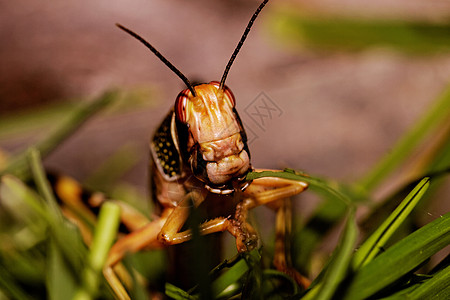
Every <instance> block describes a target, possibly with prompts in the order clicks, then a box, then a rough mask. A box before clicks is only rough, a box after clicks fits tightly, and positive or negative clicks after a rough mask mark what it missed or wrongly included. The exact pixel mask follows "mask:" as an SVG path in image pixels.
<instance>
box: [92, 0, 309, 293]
mask: <svg viewBox="0 0 450 300" xmlns="http://www.w3.org/2000/svg"><path fill="white" fill-rule="evenodd" d="M267 2H268V0H265V1H263V2H262V3H261V4H260V5H259V7H258V8H257V10H256V11H255V13H254V14H253V16H252V17H251V19H250V21H249V23H248V25H247V27H246V28H245V31H244V33H243V35H242V37H241V39H240V41H239V43H238V44H237V46H236V48H235V50H234V52H233V54H232V56H231V58H230V60H229V61H228V64H227V65H226V68H225V71H224V73H223V75H222V78H221V80H220V81H211V82H209V83H204V84H196V85H193V84H191V82H190V81H189V80H188V79H187V78H186V76H184V75H183V74H182V73H181V72H180V71H179V70H178V69H177V68H176V67H175V66H174V65H172V63H170V62H169V61H168V60H167V59H166V58H165V57H164V56H163V55H162V54H161V53H159V52H158V51H157V50H156V49H155V48H154V47H153V46H152V45H151V44H149V43H148V42H147V41H146V40H144V39H143V38H142V37H141V36H139V35H138V34H136V33H134V32H133V31H131V30H130V29H128V28H126V27H124V26H122V25H120V24H116V25H117V26H118V27H119V28H120V29H122V30H124V31H125V32H126V33H128V34H130V35H131V36H133V37H134V38H136V39H137V40H139V41H140V42H141V43H143V44H144V45H145V46H146V47H147V48H149V49H150V50H151V51H152V52H153V53H154V54H155V55H156V56H157V57H158V58H159V59H160V60H161V61H162V62H163V63H164V64H165V65H166V66H168V67H169V68H170V69H171V70H172V71H173V72H174V73H175V74H176V75H177V76H178V77H180V79H181V80H182V81H183V82H184V83H185V84H186V86H187V88H186V89H185V90H183V91H181V92H180V93H179V94H178V96H177V98H176V100H175V105H174V107H173V108H172V109H171V110H170V111H169V113H168V114H167V116H166V117H165V118H164V120H163V121H162V123H161V124H160V126H159V127H158V129H157V130H156V132H155V134H154V136H153V138H152V139H151V141H150V152H151V157H152V162H151V164H150V169H151V171H150V176H151V183H152V191H153V199H154V200H155V201H156V202H157V204H158V206H159V207H160V208H161V211H160V214H159V216H158V217H157V218H156V219H154V220H152V221H149V220H147V219H146V218H145V217H144V216H143V215H142V214H140V213H139V212H137V211H135V210H133V209H132V208H130V207H128V206H126V205H125V204H121V208H122V213H121V219H122V222H123V223H124V224H125V225H126V226H127V228H128V230H129V232H130V233H129V234H127V235H125V236H123V237H121V238H119V239H118V240H117V242H116V243H115V244H114V245H113V247H112V248H111V250H110V252H109V255H108V259H107V262H106V265H105V267H104V269H103V274H104V276H105V278H106V279H107V281H108V283H109V285H110V286H111V288H112V289H113V291H114V293H115V294H116V295H117V297H118V298H119V299H129V295H128V293H127V291H126V289H125V288H124V285H123V284H122V281H121V280H120V279H119V276H118V275H117V273H116V271H115V269H116V266H118V265H119V263H120V261H121V260H122V259H123V257H124V256H125V255H126V254H127V253H133V252H137V251H141V250H144V249H145V250H149V249H150V250H151V249H155V248H159V247H163V246H170V245H175V244H180V243H184V242H186V241H188V240H190V239H191V238H192V232H191V230H182V228H183V225H184V224H185V222H186V220H187V218H188V217H189V213H190V209H191V206H192V205H194V206H195V207H198V206H200V205H204V203H205V202H212V201H214V202H213V203H214V205H218V206H220V207H219V213H218V214H217V215H215V216H211V218H210V219H209V220H208V221H205V222H204V223H202V224H200V225H199V228H198V230H199V232H200V234H202V235H207V234H212V233H215V232H224V231H227V232H229V233H230V234H231V235H232V236H234V238H235V239H236V247H237V251H238V252H245V251H250V250H252V249H254V248H255V247H257V246H258V235H257V233H256V230H255V229H254V228H253V227H252V226H251V225H250V224H249V222H248V220H247V216H248V212H249V210H250V209H252V208H254V207H257V206H260V205H267V206H269V207H270V208H272V209H273V210H275V212H276V214H277V217H276V225H275V226H276V233H277V234H276V243H275V255H274V265H275V267H276V268H277V269H279V270H281V271H283V272H286V273H288V274H289V275H291V276H293V277H294V279H296V280H297V282H299V283H300V284H301V285H303V286H307V285H308V280H307V279H306V278H304V277H303V276H301V275H300V274H299V273H298V272H296V271H295V270H294V269H293V268H292V267H291V266H290V263H289V257H288V255H287V254H286V245H285V242H286V236H288V235H289V234H290V225H289V224H290V220H289V219H290V217H291V211H290V209H291V207H290V200H289V199H288V197H291V196H294V195H297V194H299V193H301V192H302V191H304V190H305V189H306V188H307V186H308V184H307V183H305V182H298V181H290V180H286V179H281V178H274V177H273V178H272V177H266V178H259V179H256V180H254V181H253V182H250V181H249V180H247V179H246V175H247V173H249V172H251V171H254V170H256V171H259V170H261V169H254V168H253V167H252V165H251V162H250V151H249V147H248V145H247V136H246V133H245V129H244V126H243V124H242V122H241V119H240V117H239V114H238V112H237V110H236V105H235V104H236V100H235V97H234V95H233V93H232V92H231V90H230V89H229V88H228V87H227V86H226V85H225V81H226V78H227V75H228V73H229V71H230V68H231V65H232V64H233V62H234V60H235V58H236V57H237V54H238V52H239V50H240V49H241V47H242V45H243V44H244V41H245V39H246V38H247V35H248V33H249V31H250V29H251V27H252V25H253V23H254V21H255V20H256V18H257V17H258V15H259V13H260V12H261V10H262V9H263V7H264V6H265V5H266V3H267ZM211 199H214V200H211ZM97 202H102V200H98V201H97Z"/></svg>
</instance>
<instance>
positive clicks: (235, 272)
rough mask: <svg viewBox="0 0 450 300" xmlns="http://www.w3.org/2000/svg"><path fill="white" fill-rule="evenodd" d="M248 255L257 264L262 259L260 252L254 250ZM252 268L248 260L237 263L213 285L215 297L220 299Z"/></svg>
mask: <svg viewBox="0 0 450 300" xmlns="http://www.w3.org/2000/svg"><path fill="white" fill-rule="evenodd" d="M248 255H249V256H250V257H251V258H252V259H251V261H255V262H256V261H259V260H260V259H261V256H260V255H259V252H258V250H253V251H251V252H250V253H248ZM250 267H251V266H249V264H248V262H247V260H245V259H240V260H239V261H237V262H236V263H235V264H234V265H233V266H232V267H231V268H230V269H228V270H227V271H226V272H225V273H223V274H222V275H221V276H219V278H217V279H216V280H215V281H214V282H213V283H212V290H213V293H214V296H215V297H216V298H217V297H220V296H221V294H222V293H224V291H226V289H227V288H228V287H230V286H233V285H234V283H236V282H237V281H239V279H241V278H242V276H244V274H245V273H247V271H248V270H249V268H250Z"/></svg>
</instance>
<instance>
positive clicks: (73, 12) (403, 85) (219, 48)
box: [0, 0, 450, 190]
mask: <svg viewBox="0 0 450 300" xmlns="http://www.w3.org/2000/svg"><path fill="white" fill-rule="evenodd" d="M259 2H260V1H253V0H229V1H222V0H215V1H210V0H209V1H207V0H196V1H181V0H155V1H149V0H147V1H144V0H136V1H105V0H97V1H85V0H82V1H73V0H66V1H27V0H15V1H2V3H1V4H0V24H1V25H0V40H1V44H0V118H2V117H6V116H11V115H14V114H19V111H20V110H22V109H35V108H37V107H39V106H41V105H43V104H46V103H49V102H57V101H63V100H64V99H69V98H74V97H77V98H86V99H91V98H93V97H95V96H97V95H100V94H101V93H102V92H104V91H106V90H108V89H110V88H119V89H125V90H134V89H142V88H144V89H150V90H151V91H152V93H151V94H152V95H153V96H154V97H153V98H152V99H151V105H149V106H147V107H145V108H143V109H140V110H129V111H126V112H125V113H122V114H113V115H107V116H102V115H99V116H97V117H95V119H93V120H91V121H90V122H89V123H88V124H86V125H85V126H83V127H82V129H81V130H79V131H78V132H77V133H76V134H75V135H74V136H73V137H72V138H71V139H70V140H68V141H67V142H65V143H64V144H63V145H62V146H61V147H59V148H58V149H57V151H55V152H54V153H52V154H51V155H50V156H49V157H48V159H46V161H45V163H46V165H47V166H49V167H51V168H54V169H57V170H60V171H64V172H66V173H69V174H70V175H73V176H75V177H77V178H83V177H85V176H87V174H89V173H90V172H91V171H92V169H93V168H95V167H96V166H98V165H99V164H100V163H101V162H102V161H104V159H105V157H107V156H108V155H110V154H112V153H114V151H115V150H117V148H119V147H120V146H122V145H124V144H127V143H132V144H133V145H135V146H136V149H138V155H139V157H140V164H138V165H137V166H136V167H135V168H133V170H131V171H130V172H129V174H127V178H128V180H129V181H130V182H131V183H133V184H135V185H138V186H140V187H141V189H142V190H144V189H145V188H146V182H147V171H146V168H147V160H148V158H147V155H148V154H147V153H148V152H147V151H148V150H147V143H148V139H149V137H150V136H151V134H152V133H153V131H154V129H155V127H156V126H157V124H158V123H159V122H160V121H161V119H162V118H163V117H164V115H165V114H166V113H167V111H168V110H169V109H170V107H171V106H172V105H173V103H174V99H175V97H176V95H177V94H178V92H179V91H180V90H181V89H183V88H184V86H183V83H182V82H181V81H180V79H179V78H178V77H176V76H175V75H174V74H173V73H172V72H171V71H170V70H168V69H167V67H166V66H164V65H163V64H162V63H161V62H160V61H159V60H158V59H157V58H155V57H154V55H153V54H151V53H150V52H149V51H148V50H147V49H146V48H145V47H144V46H143V45H140V44H139V43H138V42H137V41H136V40H134V39H133V38H131V37H130V36H128V35H126V34H125V33H124V32H122V31H120V30H119V29H118V28H116V27H115V26H114V24H115V23H116V22H119V23H121V24H123V25H125V26H127V27H129V28H131V29H133V30H134V31H136V32H137V33H139V34H141V35H142V36H143V37H145V38H146V39H147V40H148V41H150V42H151V43H152V44H153V45H154V46H155V47H156V48H157V49H158V50H160V51H161V52H162V53H163V54H164V55H165V56H166V57H167V58H168V59H169V60H171V61H172V62H173V63H174V64H175V65H176V66H177V67H178V68H179V69H180V70H181V71H182V72H184V73H185V75H186V76H187V77H189V78H191V79H193V80H199V81H210V80H219V79H220V77H221V75H222V72H223V69H224V67H225V65H226V63H227V61H228V59H229V57H230V55H231V53H232V51H233V49H234V47H235V46H236V43H237V42H238V40H239V38H240V36H241V34H242V32H243V30H244V28H245V26H246V24H247V22H248V20H249V18H250V16H251V15H252V13H253V12H254V10H255V8H256V7H257V6H258V5H259ZM285 5H292V7H294V8H295V9H298V10H301V11H302V12H303V13H305V14H316V15H317V14H318V15H324V16H351V17H357V18H380V19H383V18H387V19H400V20H421V21H427V22H428V21H429V22H439V21H441V20H448V19H449V17H450V4H449V3H448V2H445V1H406V0H402V1H396V2H395V3H392V2H391V1H377V2H376V3H375V2H367V1H361V0H359V1H358V0H349V1H336V0H322V1H314V3H311V1H282V0H276V1H274V0H272V1H271V2H269V5H268V6H267V8H266V9H265V10H264V11H263V13H262V14H261V17H260V18H259V19H258V20H257V22H256V23H255V26H254V28H253V30H252V32H251V34H250V35H249V38H248V39H247V41H246V43H245V45H244V47H243V49H242V50H241V52H240V54H239V56H238V58H237V60H236V61H235V64H234V65H233V68H232V70H231V72H230V74H229V76H228V80H227V85H228V86H229V87H230V88H231V89H232V90H233V92H234V94H235V96H236V98H237V107H238V110H239V111H240V114H241V118H242V119H243V122H244V123H245V124H246V125H247V127H248V128H249V131H252V133H251V134H250V135H252V137H254V140H253V141H252V143H251V145H250V148H251V149H250V150H251V154H252V162H253V165H254V166H256V167H268V168H283V167H290V168H295V169H301V170H305V171H307V172H309V173H311V174H317V175H321V176H325V177H330V178H335V179H339V180H344V181H351V180H355V179H357V178H358V177H359V176H361V175H362V174H364V172H365V171H367V170H369V169H370V168H371V167H372V165H373V164H374V163H375V162H376V161H377V160H378V159H379V158H380V157H381V156H382V155H383V154H384V153H386V152H387V151H389V149H390V147H392V145H393V144H394V143H395V142H396V141H397V140H398V138H399V137H401V136H402V134H403V133H404V132H405V131H406V130H407V129H408V128H410V126H411V125H412V124H414V122H415V121H416V120H417V118H418V117H419V116H420V115H421V113H422V112H423V111H424V110H425V109H426V108H427V107H428V106H429V105H430V104H431V103H432V101H433V100H435V99H436V97H438V95H439V94H440V93H441V92H442V90H443V89H444V88H445V86H446V85H447V84H448V83H449V78H450V52H442V53H435V54H431V55H430V54H428V55H409V54H404V53H401V52H399V51H395V50H392V49H388V48H383V47H375V48H369V49H365V50H361V51H327V50H326V49H325V50H324V49H322V50H320V51H317V50H316V49H312V48H308V47H304V48H301V49H299V47H297V46H292V45H289V43H286V41H285V40H282V39H281V38H280V37H278V36H276V34H274V31H273V30H271V28H270V22H268V20H269V19H270V16H271V15H272V14H273V13H274V12H275V11H276V10H277V9H278V8H279V7H281V6H285ZM261 92H264V93H265V95H267V97H268V98H269V99H270V100H271V101H272V102H273V103H275V104H276V106H277V107H278V108H279V110H280V114H276V115H273V116H272V118H271V119H269V118H267V119H265V121H267V122H266V123H265V124H264V126H258V124H256V123H255V121H254V120H252V118H251V116H250V115H249V114H246V113H245V109H246V108H247V107H250V108H251V107H252V103H254V102H252V101H254V100H255V99H258V96H259V95H260V93H261ZM64 117H65V116H64V115H61V116H59V117H58V118H60V119H64ZM259 125H261V124H259ZM46 133H47V132H41V131H37V132H36V131H35V132H31V133H27V134H18V135H13V136H11V135H10V136H8V137H3V138H2V139H0V147H1V148H3V150H6V151H13V150H15V149H18V148H21V147H23V146H25V145H28V144H31V143H32V142H33V141H35V140H37V139H39V138H41V137H42V136H44V135H45V134H46Z"/></svg>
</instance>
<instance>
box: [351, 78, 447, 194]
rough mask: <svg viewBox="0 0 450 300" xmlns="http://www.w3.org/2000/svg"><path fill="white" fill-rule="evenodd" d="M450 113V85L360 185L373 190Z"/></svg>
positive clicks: (445, 119)
mask: <svg viewBox="0 0 450 300" xmlns="http://www.w3.org/2000/svg"><path fill="white" fill-rule="evenodd" d="M449 114H450V87H448V88H447V89H446V90H445V91H444V92H443V94H442V95H441V96H440V98H439V99H438V100H437V101H436V102H435V103H434V104H433V105H432V107H431V108H430V109H429V110H428V111H427V112H426V113H425V114H424V115H423V117H422V118H421V119H420V120H418V121H417V122H416V123H415V125H414V127H413V128H411V129H410V131H409V132H408V133H407V134H405V135H404V136H403V137H402V138H401V139H400V141H398V142H397V144H396V145H395V146H394V147H393V148H392V149H391V151H389V153H388V154H387V155H386V156H385V157H384V158H382V159H381V161H380V162H378V164H377V165H376V166H375V167H374V168H372V170H371V171H370V172H369V174H367V175H366V176H364V177H363V178H362V179H361V180H360V181H359V183H358V184H359V185H360V186H362V187H363V188H364V189H365V190H367V191H371V190H373V189H374V188H375V186H376V185H377V184H378V183H379V182H380V181H381V180H383V179H384V178H385V177H386V176H387V175H388V174H389V173H390V172H392V171H393V170H394V169H395V168H396V167H397V166H398V165H399V164H400V163H401V162H403V161H404V160H405V158H406V157H408V155H409V154H410V153H411V151H412V150H413V149H414V147H416V146H417V145H418V143H419V142H420V141H422V140H423V138H424V137H425V136H426V135H427V134H429V133H430V132H431V131H432V130H433V129H434V128H436V127H437V126H438V125H439V124H440V123H441V122H443V121H446V122H447V120H448V117H449Z"/></svg>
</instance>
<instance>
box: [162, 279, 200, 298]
mask: <svg viewBox="0 0 450 300" xmlns="http://www.w3.org/2000/svg"><path fill="white" fill-rule="evenodd" d="M165 289H166V295H167V296H168V297H170V298H171V299H175V300H197V299H198V298H197V297H195V296H191V295H189V293H187V292H186V291H184V290H182V289H180V288H179V287H176V286H174V285H173V284H170V283H168V282H166V285H165Z"/></svg>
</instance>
